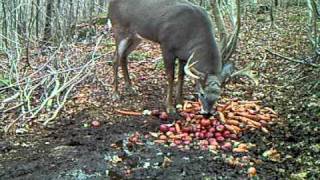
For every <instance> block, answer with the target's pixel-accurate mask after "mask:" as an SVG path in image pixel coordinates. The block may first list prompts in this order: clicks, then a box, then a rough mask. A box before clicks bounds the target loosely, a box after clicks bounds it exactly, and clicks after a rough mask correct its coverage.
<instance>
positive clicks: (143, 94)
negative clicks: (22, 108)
mask: <svg viewBox="0 0 320 180" xmlns="http://www.w3.org/2000/svg"><path fill="white" fill-rule="evenodd" d="M266 16H267V15H261V17H257V16H256V15H255V14H247V15H246V16H245V18H244V19H243V23H244V25H243V28H242V32H241V34H240V41H239V45H238V48H237V50H236V52H235V53H234V55H233V57H232V60H233V61H234V62H235V64H236V66H237V67H243V66H245V65H246V64H247V63H248V62H252V61H254V62H255V66H254V69H255V70H257V71H258V72H259V75H260V80H259V81H260V83H259V85H258V86H254V85H253V84H251V83H249V82H248V81H247V80H246V79H238V80H233V81H231V82H229V83H228V85H227V86H226V88H225V91H224V93H223V96H222V98H221V99H231V98H239V99H242V100H261V101H262V105H263V106H267V107H271V108H273V109H274V110H275V111H276V112H278V114H279V119H278V121H277V123H276V124H275V125H273V126H272V127H271V129H270V133H269V134H265V133H262V132H258V131H255V132H248V133H246V134H244V135H243V136H242V137H241V139H240V141H242V142H246V143H252V144H255V145H256V147H255V148H254V149H252V150H251V151H250V152H249V153H247V154H242V153H240V154H239V153H238V154H237V153H232V152H224V151H217V152H215V153H212V152H210V151H208V150H194V149H191V150H179V149H177V148H174V147H166V146H163V145H161V144H154V143H152V142H151V141H149V140H148V139H147V140H144V141H143V143H142V144H134V145H132V144H131V145H130V146H129V145H128V138H129V137H130V136H132V134H134V133H136V132H138V133H140V134H148V133H149V132H156V131H158V129H159V125H160V123H161V121H160V120H159V119H158V118H156V117H152V116H123V115H121V114H118V113H117V112H116V111H115V110H117V109H128V110H132V111H142V110H144V109H149V110H153V109H160V110H164V97H165V89H166V88H165V87H166V79H165V73H164V70H163V65H162V63H161V60H160V59H161V54H160V50H159V47H158V45H156V44H153V43H150V42H147V41H144V42H143V44H141V45H140V46H139V48H138V50H137V51H136V52H135V53H133V54H132V55H131V56H130V57H131V58H130V60H129V61H130V63H129V71H130V72H131V77H132V81H133V84H134V86H135V87H136V88H137V92H138V93H139V95H135V96H132V95H130V94H126V93H125V92H124V91H123V88H122V86H123V84H121V88H120V89H121V92H122V99H121V100H120V101H117V102H113V101H112V100H111V87H110V86H106V87H103V86H101V83H98V82H96V81H93V80H92V79H89V80H87V81H85V82H83V83H81V84H80V85H78V86H77V91H76V93H75V94H73V97H72V98H71V100H70V101H69V102H68V103H67V105H66V107H65V109H64V111H63V113H62V114H61V116H60V118H59V119H58V120H57V121H55V122H54V123H53V124H51V125H50V126H49V127H45V128H44V127H41V126H37V124H35V125H34V127H33V130H32V131H31V132H29V133H25V134H17V135H15V136H1V138H0V179H108V178H109V179H246V178H248V176H247V169H248V167H249V166H254V167H255V168H256V169H257V176H256V178H258V179H288V178H290V179H320V168H319V167H320V127H319V126H320V122H319V112H320V110H319V104H317V103H318V100H319V97H320V94H319V92H320V88H319V85H318V84H315V83H312V82H317V80H319V74H317V71H318V70H315V69H314V68H312V67H309V66H308V65H305V64H300V63H295V62H290V61H287V60H284V59H283V58H279V57H277V56H274V55H272V54H271V53H269V52H267V51H266V49H269V50H271V51H273V52H276V53H280V54H282V55H285V56H288V57H296V58H298V57H302V58H305V57H307V56H308V55H310V54H311V50H310V45H309V41H308V37H307V30H306V27H305V22H306V18H307V15H306V12H305V11H302V10H301V9H300V10H296V9H288V10H285V11H278V16H277V19H276V25H277V27H278V29H277V28H275V27H271V28H270V22H268V21H267V20H265V21H263V17H266ZM266 19H267V18H266ZM113 49H114V46H113V42H112V41H110V40H109V39H106V40H105V41H104V46H103V47H102V48H101V49H100V50H101V51H102V53H105V52H111V51H112V50H113ZM104 59H107V61H104V60H101V61H99V63H98V64H97V66H96V71H97V72H98V73H97V74H98V76H99V79H100V80H101V81H103V82H104V84H111V82H112V75H111V74H112V67H111V64H110V62H109V61H110V60H111V56H110V55H108V56H106V57H104ZM318 72H319V71H318ZM121 82H123V79H122V78H121ZM193 90H194V88H193V86H192V83H191V82H190V81H187V83H186V87H185V88H184V92H185V95H186V96H188V95H192V92H193ZM315 109H316V110H315ZM94 120H97V121H99V122H101V125H100V126H99V127H92V126H91V122H92V121H94ZM270 149H274V150H276V152H277V153H276V155H277V158H266V157H265V156H264V155H263V153H264V152H266V151H268V150H270ZM230 156H234V157H243V156H250V157H252V158H254V159H259V161H256V162H255V163H253V164H252V163H251V164H250V165H248V166H232V165H230V164H229V163H228V162H227V161H226V159H227V158H228V157H230ZM168 159H169V161H168ZM165 161H166V162H165ZM168 162H169V163H168Z"/></svg>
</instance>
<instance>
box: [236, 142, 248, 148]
mask: <svg viewBox="0 0 320 180" xmlns="http://www.w3.org/2000/svg"><path fill="white" fill-rule="evenodd" d="M238 148H240V149H248V145H247V144H244V143H241V144H239V145H238Z"/></svg>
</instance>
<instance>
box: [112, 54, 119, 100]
mask: <svg viewBox="0 0 320 180" xmlns="http://www.w3.org/2000/svg"><path fill="white" fill-rule="evenodd" d="M118 57H119V56H118V53H117V51H116V52H115V54H114V59H113V90H112V99H113V100H114V101H116V100H118V99H120V93H119V90H118V84H119V80H118V71H119V58H118Z"/></svg>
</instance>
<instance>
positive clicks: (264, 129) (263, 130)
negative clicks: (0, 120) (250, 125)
mask: <svg viewBox="0 0 320 180" xmlns="http://www.w3.org/2000/svg"><path fill="white" fill-rule="evenodd" d="M261 131H262V132H264V133H266V134H269V131H268V129H267V128H265V127H261Z"/></svg>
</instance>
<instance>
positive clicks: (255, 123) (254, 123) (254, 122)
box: [248, 120, 261, 127]
mask: <svg viewBox="0 0 320 180" xmlns="http://www.w3.org/2000/svg"><path fill="white" fill-rule="evenodd" d="M248 122H250V123H251V124H253V125H254V126H257V127H261V123H259V122H257V121H254V120H249V121H248Z"/></svg>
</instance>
